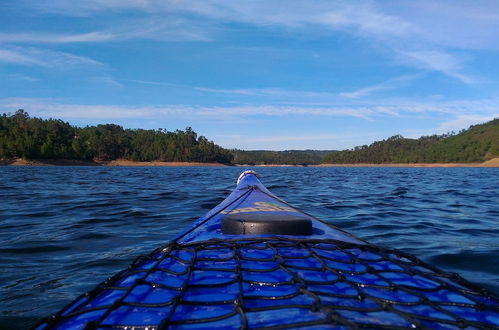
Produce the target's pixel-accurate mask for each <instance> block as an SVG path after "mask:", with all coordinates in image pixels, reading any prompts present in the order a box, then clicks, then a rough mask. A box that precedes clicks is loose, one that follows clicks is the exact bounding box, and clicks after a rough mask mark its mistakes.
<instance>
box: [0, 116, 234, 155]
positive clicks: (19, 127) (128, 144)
mask: <svg viewBox="0 0 499 330" xmlns="http://www.w3.org/2000/svg"><path fill="white" fill-rule="evenodd" d="M2 158H4V159H6V158H7V159H8V158H24V159H51V160H60V159H65V160H87V161H91V160H98V161H110V160H116V159H125V160H130V161H138V162H145V161H163V162H206V163H225V164H230V162H231V160H232V154H231V153H230V151H229V150H227V149H224V148H222V147H220V146H218V145H216V144H215V143H213V142H212V141H209V140H208V139H206V138H205V137H203V136H198V135H197V134H196V132H194V131H193V130H192V129H191V128H190V127H187V128H186V129H185V131H181V130H176V131H175V132H168V131H166V130H164V129H158V130H144V129H124V128H123V127H121V126H119V125H115V124H105V125H97V126H87V127H76V126H72V125H70V124H69V123H67V122H64V121H62V120H60V119H41V118H35V117H33V118H32V117H30V116H29V114H28V113H27V112H25V111H24V110H22V109H20V110H18V111H16V113H15V114H13V115H7V114H3V115H1V116H0V159H2Z"/></svg>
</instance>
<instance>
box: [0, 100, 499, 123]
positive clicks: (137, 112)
mask: <svg viewBox="0 0 499 330" xmlns="http://www.w3.org/2000/svg"><path fill="white" fill-rule="evenodd" d="M18 108H24V109H26V110H27V111H28V112H30V113H31V112H33V114H35V115H38V116H42V117H61V118H81V119H85V118H88V119H98V118H102V119H122V118H159V117H163V118H169V116H172V117H176V118H193V116H196V117H197V118H201V117H204V118H214V119H219V120H223V119H227V118H250V117H251V118H257V119H260V120H261V119H264V118H265V116H267V117H282V116H305V117H309V116H315V117H353V118H360V119H364V120H375V119H376V118H385V117H398V116H411V115H413V114H417V115H419V114H444V115H446V116H447V117H449V118H461V119H460V120H464V119H466V118H467V120H468V121H473V120H474V119H478V120H481V118H485V119H486V118H493V117H495V116H499V110H498V109H499V100H477V101H465V100H463V101H431V102H422V101H421V102H419V101H414V100H398V101H395V100H393V101H388V100H387V101H379V102H378V103H376V104H367V103H366V104H363V105H362V104H359V105H357V106H354V105H351V106H343V105H331V106H329V107H323V106H321V107H316V106H279V105H269V106H239V105H236V106H224V107H222V106H193V105H144V106H122V105H104V104H96V105H85V104H71V103H66V102H64V101H63V100H52V99H34V98H6V99H0V109H3V110H4V111H12V110H13V109H18ZM449 125H450V124H449Z"/></svg>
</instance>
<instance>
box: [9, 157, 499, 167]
mask: <svg viewBox="0 0 499 330" xmlns="http://www.w3.org/2000/svg"><path fill="white" fill-rule="evenodd" d="M0 165H14V166H53V165H65V166H68V165H69V166H203V167H213V166H230V165H226V164H220V163H196V162H160V161H153V162H134V161H131V160H124V159H118V160H111V161H84V160H69V159H57V160H25V159H21V158H15V159H0ZM235 166H239V167H303V165H247V164H237V165H235ZM308 166H309V167H499V157H498V158H494V159H491V160H488V161H485V162H483V163H410V164H407V163H396V164H395V163H394V164H320V165H308Z"/></svg>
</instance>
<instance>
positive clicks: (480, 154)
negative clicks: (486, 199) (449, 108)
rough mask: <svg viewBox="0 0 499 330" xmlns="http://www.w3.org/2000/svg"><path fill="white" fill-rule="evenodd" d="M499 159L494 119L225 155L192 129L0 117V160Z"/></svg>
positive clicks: (258, 162)
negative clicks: (428, 131)
mask: <svg viewBox="0 0 499 330" xmlns="http://www.w3.org/2000/svg"><path fill="white" fill-rule="evenodd" d="M494 157H499V118H498V119H494V120H492V121H489V122H487V123H485V124H480V125H474V126H471V127H470V128H469V129H467V130H462V131H461V132H459V133H448V134H443V135H431V136H423V137H420V138H419V139H409V138H404V137H403V136H401V135H395V136H392V137H390V138H388V139H386V140H382V141H376V142H373V143H372V144H370V145H364V146H359V147H355V148H353V149H350V150H343V151H333V150H286V151H269V150H253V151H246V150H238V149H233V150H229V149H225V148H222V147H220V146H218V145H216V144H215V143H213V142H212V141H209V140H208V139H207V138H205V137H204V136H198V135H197V134H196V132H194V131H193V130H192V128H190V127H187V128H186V129H185V130H183V131H182V130H176V131H175V132H169V131H166V130H164V129H157V130H145V129H125V128H123V127H121V126H119V125H115V124H103V125H97V126H86V127H76V126H73V125H70V124H69V123H67V122H64V121H62V120H60V119H41V118H36V117H30V115H29V114H28V113H27V112H26V111H24V110H22V109H20V110H18V111H16V112H15V113H14V114H3V115H1V116H0V159H8V158H24V159H41V160H43V159H50V160H52V159H54V160H56V159H71V160H89V161H95V160H97V161H109V160H115V159H126V160H132V161H164V162H206V163H215V162H216V163H222V164H228V165H229V164H230V165H235V164H247V165H284V164H286V165H316V164H322V163H326V164H327V163H329V164H339V163H375V164H382V163H449V162H462V163H469V162H482V161H485V160H488V159H491V158H494Z"/></svg>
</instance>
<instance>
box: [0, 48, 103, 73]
mask: <svg viewBox="0 0 499 330" xmlns="http://www.w3.org/2000/svg"><path fill="white" fill-rule="evenodd" d="M0 62H6V63H11V64H19V65H34V66H41V67H47V68H58V69H66V68H74V67H88V66H102V65H103V64H102V63H100V62H98V61H96V60H93V59H91V58H88V57H84V56H77V55H73V54H70V53H66V52H56V51H50V50H45V49H40V48H32V47H13V48H10V49H0Z"/></svg>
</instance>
